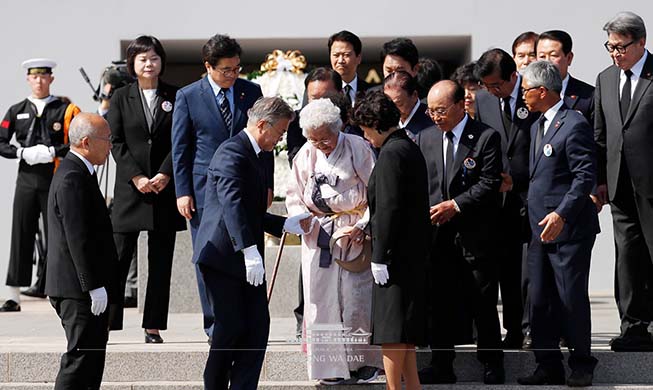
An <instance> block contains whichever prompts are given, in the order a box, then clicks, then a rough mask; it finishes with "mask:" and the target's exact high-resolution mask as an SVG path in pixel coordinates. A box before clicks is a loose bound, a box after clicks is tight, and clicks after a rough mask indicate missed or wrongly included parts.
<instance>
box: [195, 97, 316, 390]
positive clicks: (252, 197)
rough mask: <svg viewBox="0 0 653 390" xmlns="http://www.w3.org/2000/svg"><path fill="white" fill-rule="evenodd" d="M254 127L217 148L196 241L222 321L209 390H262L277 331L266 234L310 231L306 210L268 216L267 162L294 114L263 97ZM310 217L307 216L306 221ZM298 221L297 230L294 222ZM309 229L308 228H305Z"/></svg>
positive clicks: (207, 378)
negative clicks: (270, 340) (270, 306)
mask: <svg viewBox="0 0 653 390" xmlns="http://www.w3.org/2000/svg"><path fill="white" fill-rule="evenodd" d="M248 115H249V118H248V120H247V128H246V129H245V130H244V131H240V132H238V133H237V134H236V135H235V136H234V137H232V138H230V139H228V140H227V141H225V142H224V143H223V144H222V145H220V147H219V148H218V149H217V151H216V152H215V154H214V156H213V159H212V160H211V163H210V165H209V169H208V172H207V180H206V196H205V200H204V212H205V213H206V215H209V216H210V218H202V221H201V223H200V226H199V229H198V231H197V237H196V241H195V252H194V259H193V261H194V262H195V264H197V266H198V268H199V270H200V273H201V276H202V279H203V281H204V283H205V285H206V288H207V291H208V293H209V294H210V297H211V300H212V309H213V315H214V318H215V323H214V327H213V333H212V338H211V350H210V352H209V357H208V360H207V362H206V369H205V371H204V386H205V388H206V389H211V390H213V389H226V388H227V387H229V388H230V389H256V387H257V384H258V378H259V375H260V373H261V367H262V365H263V358H264V357H265V348H266V345H267V341H268V334H269V331H270V313H269V311H268V304H267V298H266V288H265V269H264V267H263V257H262V254H263V253H264V252H263V249H264V248H263V232H264V231H265V232H268V233H271V234H274V235H276V236H280V235H281V232H282V227H284V228H285V229H286V230H287V231H289V232H291V233H304V231H305V230H308V229H303V230H302V229H300V228H299V223H298V221H299V220H300V219H304V218H306V215H303V214H300V215H298V216H297V217H295V218H290V219H288V221H287V223H286V225H284V220H285V219H284V218H283V217H280V216H275V215H271V214H268V213H267V212H266V210H267V185H266V184H267V182H266V180H265V178H266V172H265V161H264V159H261V158H260V153H263V152H266V151H268V152H269V151H271V150H272V149H273V148H274V146H275V145H276V144H277V142H279V140H280V139H281V138H282V137H283V135H284V133H285V132H286V130H287V129H288V123H289V122H290V121H291V120H293V118H294V116H295V114H294V112H293V110H292V109H291V108H290V106H288V105H287V104H286V103H285V102H284V101H283V100H281V99H279V98H261V99H259V100H258V101H257V102H256V103H255V104H254V105H253V106H252V108H251V109H250V110H249V112H248ZM308 221H310V218H308V219H307V220H306V222H304V224H306V223H307V222H308ZM293 223H294V228H292V227H291V225H292V224H293ZM306 227H308V226H306Z"/></svg>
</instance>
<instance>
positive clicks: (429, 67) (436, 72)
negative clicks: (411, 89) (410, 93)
mask: <svg viewBox="0 0 653 390" xmlns="http://www.w3.org/2000/svg"><path fill="white" fill-rule="evenodd" d="M417 64H418V65H419V67H418V68H417V75H416V76H415V77H416V79H417V92H418V95H419V98H420V99H422V98H425V97H426V96H427V95H428V94H429V90H430V89H431V87H432V86H433V84H435V83H437V82H438V81H440V80H442V77H443V76H442V73H443V72H442V67H441V66H440V64H439V63H438V62H437V61H436V60H434V59H432V58H427V57H422V58H420V59H419V61H418V62H417Z"/></svg>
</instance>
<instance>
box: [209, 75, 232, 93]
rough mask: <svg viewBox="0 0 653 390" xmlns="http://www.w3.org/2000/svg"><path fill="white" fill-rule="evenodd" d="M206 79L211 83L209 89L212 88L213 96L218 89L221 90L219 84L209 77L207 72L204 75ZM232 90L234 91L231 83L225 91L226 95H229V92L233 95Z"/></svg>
mask: <svg viewBox="0 0 653 390" xmlns="http://www.w3.org/2000/svg"><path fill="white" fill-rule="evenodd" d="M206 79H207V80H209V84H211V89H212V90H213V96H218V94H219V93H220V90H221V89H222V88H220V86H219V85H218V84H216V83H215V81H213V79H212V78H211V76H209V75H208V74H207V75H206ZM233 92H234V86H233V85H232V86H231V87H230V88H229V92H228V93H227V95H229V94H232V95H233ZM228 97H229V96H227V98H228Z"/></svg>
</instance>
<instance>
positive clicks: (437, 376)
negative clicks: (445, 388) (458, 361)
mask: <svg viewBox="0 0 653 390" xmlns="http://www.w3.org/2000/svg"><path fill="white" fill-rule="evenodd" d="M418 375H419V383H421V384H423V385H437V384H450V383H456V380H457V378H456V374H454V372H453V367H452V366H447V367H445V366H438V367H437V368H434V367H432V366H430V367H426V368H422V369H421V370H419V373H418Z"/></svg>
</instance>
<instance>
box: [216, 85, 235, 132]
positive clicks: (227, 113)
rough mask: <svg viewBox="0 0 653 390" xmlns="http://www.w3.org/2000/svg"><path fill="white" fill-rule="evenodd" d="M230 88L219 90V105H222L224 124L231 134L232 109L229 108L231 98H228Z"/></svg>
mask: <svg viewBox="0 0 653 390" xmlns="http://www.w3.org/2000/svg"><path fill="white" fill-rule="evenodd" d="M228 91H229V89H228V88H221V89H220V92H218V106H219V107H220V114H222V119H223V120H224V124H225V126H226V127H227V130H229V134H231V130H232V129H231V109H230V108H229V99H227V92H228Z"/></svg>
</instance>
